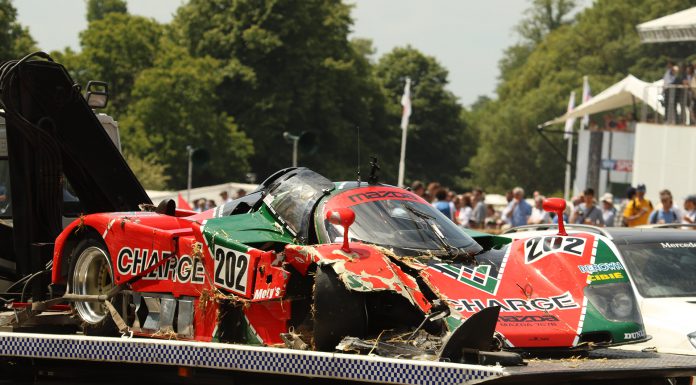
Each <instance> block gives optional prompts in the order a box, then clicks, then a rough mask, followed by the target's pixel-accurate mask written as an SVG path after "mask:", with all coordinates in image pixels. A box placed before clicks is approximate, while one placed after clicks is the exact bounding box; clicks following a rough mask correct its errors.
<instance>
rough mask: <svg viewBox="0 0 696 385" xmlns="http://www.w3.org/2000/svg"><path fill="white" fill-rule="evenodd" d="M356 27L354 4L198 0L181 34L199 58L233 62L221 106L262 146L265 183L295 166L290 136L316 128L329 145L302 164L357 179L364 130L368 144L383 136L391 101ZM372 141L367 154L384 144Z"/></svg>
mask: <svg viewBox="0 0 696 385" xmlns="http://www.w3.org/2000/svg"><path fill="white" fill-rule="evenodd" d="M351 22H352V21H351V19H350V8H349V6H347V5H345V4H343V3H341V2H340V1H336V0H307V1H301V2H275V1H270V0H266V1H251V0H239V1H235V2H228V1H223V0H214V1H207V0H206V1H204V0H192V1H191V2H189V3H188V4H187V5H185V6H183V7H181V8H180V9H179V11H178V12H177V15H176V17H175V20H174V22H173V28H172V35H173V38H174V40H175V41H176V42H177V43H178V44H180V45H181V46H183V47H186V48H187V50H188V52H189V53H190V54H191V55H192V56H194V57H203V56H206V55H207V56H211V57H214V58H216V59H218V60H220V61H221V62H222V63H223V66H224V67H225V70H224V73H225V75H224V80H223V82H222V83H221V84H220V86H219V87H218V94H219V95H220V99H219V101H220V104H219V108H220V109H221V110H223V111H225V112H226V113H227V114H229V115H230V116H234V118H235V122H236V123H237V124H238V125H239V127H240V128H241V129H242V130H243V131H244V132H245V133H246V134H247V135H248V136H249V137H251V138H252V139H253V141H254V146H255V149H256V151H255V155H254V157H253V158H252V159H251V164H252V167H253V169H254V170H255V171H256V172H257V173H258V174H259V176H261V177H264V176H265V175H268V174H270V173H271V172H273V171H275V170H277V169H278V168H281V167H287V166H289V165H290V159H291V149H290V146H289V145H288V144H287V143H285V142H284V140H283V138H282V133H283V132H284V131H290V132H293V133H300V132H302V131H314V132H317V133H318V134H319V138H320V142H321V145H320V148H319V150H318V151H317V153H316V154H314V155H311V156H310V155H307V154H300V163H301V164H302V165H307V166H310V167H312V168H314V169H316V170H317V171H320V172H324V173H326V174H327V175H328V176H330V177H333V178H348V177H350V178H351V179H352V178H353V177H354V176H355V172H354V170H355V161H356V157H357V153H356V151H355V144H356V139H355V133H356V131H357V128H356V127H357V126H359V127H360V130H361V135H363V139H367V138H366V136H370V135H372V134H373V133H374V134H375V138H379V137H380V136H381V135H379V134H378V132H380V130H381V129H382V126H381V125H382V122H383V119H384V104H383V103H382V102H381V101H382V95H381V94H380V91H379V88H378V86H377V85H376V83H375V82H374V80H373V78H372V75H371V68H370V65H369V62H368V60H367V58H366V57H365V56H363V55H364V50H363V49H364V48H365V47H364V46H358V45H353V44H351V43H350V42H349V41H348V33H349V30H350V25H351ZM358 48H360V49H358ZM363 143H364V145H365V146H364V147H363V153H364V154H369V153H370V152H373V151H379V150H380V149H381V145H382V143H381V142H380V141H379V140H378V139H376V140H371V139H370V140H364V141H363ZM397 151H398V150H397Z"/></svg>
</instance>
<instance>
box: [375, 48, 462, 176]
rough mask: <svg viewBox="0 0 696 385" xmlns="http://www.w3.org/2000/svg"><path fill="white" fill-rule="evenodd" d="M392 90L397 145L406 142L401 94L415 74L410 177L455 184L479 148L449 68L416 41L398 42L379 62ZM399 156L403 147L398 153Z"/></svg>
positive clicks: (390, 100) (380, 73)
mask: <svg viewBox="0 0 696 385" xmlns="http://www.w3.org/2000/svg"><path fill="white" fill-rule="evenodd" d="M375 71H376V76H377V78H378V79H380V81H381V83H382V86H383V87H384V89H385V92H386V95H387V101H388V105H387V108H388V109H389V110H388V111H389V115H390V119H389V121H390V122H391V126H390V131H389V132H390V134H389V137H390V138H391V139H392V141H393V142H394V147H395V148H397V149H399V148H400V147H399V146H400V143H401V136H400V133H401V129H400V128H399V124H400V121H401V111H402V107H401V104H400V102H401V95H402V94H403V92H404V83H405V79H406V77H410V78H411V81H412V86H411V104H412V106H413V113H412V115H411V119H410V122H409V123H410V124H409V129H408V140H407V146H406V170H407V176H408V179H409V180H415V179H419V180H428V181H431V180H438V181H440V183H443V184H445V185H449V186H453V185H454V184H455V182H456V181H459V180H460V179H456V178H457V177H459V178H461V177H462V176H464V175H462V174H461V172H462V171H463V170H464V169H465V167H466V166H467V165H468V162H469V158H470V157H471V155H472V152H473V150H474V148H475V142H474V138H475V136H474V135H473V134H472V132H471V130H470V129H468V127H467V125H466V123H465V121H464V119H462V115H461V112H462V108H461V106H460V105H459V103H458V102H457V99H456V97H455V96H454V95H453V94H452V93H451V92H450V91H448V90H447V89H445V87H446V86H447V84H448V80H447V76H448V73H447V70H446V69H444V68H443V67H442V66H441V65H440V64H439V63H438V62H437V61H436V60H435V58H433V57H431V56H426V55H424V54H422V53H421V52H419V51H418V50H416V49H414V48H412V47H405V48H395V49H394V50H392V51H391V52H389V53H387V54H386V55H384V56H383V57H382V58H381V59H380V60H379V62H378V63H377V66H376V68H375ZM395 155H396V156H397V159H396V160H395V161H394V162H398V153H396V154H395Z"/></svg>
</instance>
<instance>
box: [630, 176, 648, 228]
mask: <svg viewBox="0 0 696 385" xmlns="http://www.w3.org/2000/svg"><path fill="white" fill-rule="evenodd" d="M652 211H653V205H652V203H651V202H650V200H648V199H645V185H644V184H639V185H638V186H636V196H635V197H634V198H633V199H632V200H631V201H629V202H628V204H627V205H626V210H624V221H625V222H626V225H627V226H628V227H634V226H640V225H647V224H648V218H649V217H650V213H651V212H652Z"/></svg>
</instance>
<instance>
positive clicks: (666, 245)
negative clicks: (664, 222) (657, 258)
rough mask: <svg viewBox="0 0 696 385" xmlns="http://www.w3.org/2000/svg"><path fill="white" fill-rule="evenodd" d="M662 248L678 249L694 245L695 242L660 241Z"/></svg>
mask: <svg viewBox="0 0 696 385" xmlns="http://www.w3.org/2000/svg"><path fill="white" fill-rule="evenodd" d="M660 245H661V246H662V248H663V249H679V248H692V247H696V242H678V243H674V242H660Z"/></svg>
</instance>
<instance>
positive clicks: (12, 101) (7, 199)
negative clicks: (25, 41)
mask: <svg viewBox="0 0 696 385" xmlns="http://www.w3.org/2000/svg"><path fill="white" fill-rule="evenodd" d="M37 56H40V57H41V58H43V59H48V60H29V59H33V58H35V57H37ZM2 67H3V74H2V77H0V87H1V89H2V95H0V97H1V98H2V102H3V103H2V104H3V107H4V110H3V111H0V293H2V294H0V297H2V298H5V299H14V300H16V301H17V300H20V301H24V300H27V299H28V298H33V299H34V300H37V299H43V298H45V297H46V293H47V287H48V283H49V276H50V274H48V272H49V271H50V267H51V266H50V263H51V260H52V254H53V246H54V241H55V238H56V237H57V236H58V234H59V233H60V232H61V230H62V229H63V227H64V226H65V225H66V224H67V223H70V222H72V221H73V220H74V219H75V218H78V217H79V216H80V215H83V214H88V213H95V212H102V211H130V210H138V205H139V204H141V203H151V201H150V199H149V198H148V196H147V194H146V193H145V190H144V188H143V187H142V186H141V185H140V183H139V182H138V180H137V178H136V177H135V175H134V174H133V172H132V171H131V170H130V168H129V167H128V165H127V164H126V162H125V160H124V159H123V157H122V155H121V152H120V138H119V136H118V126H117V124H116V122H115V121H114V120H113V119H112V118H111V117H109V116H108V115H105V114H95V112H94V110H93V109H92V108H93V107H94V108H99V107H103V106H105V105H106V103H107V101H108V91H107V89H106V85H105V84H104V83H100V82H90V83H89V84H88V86H87V92H86V93H85V95H84V96H83V93H82V92H81V87H80V86H79V85H77V84H75V82H74V81H73V80H72V78H71V77H70V75H69V74H68V72H67V71H66V70H65V68H63V66H62V65H60V64H57V63H54V62H52V61H51V60H50V58H48V56H47V55H45V54H32V55H29V56H27V57H25V58H24V59H22V60H19V61H9V62H5V63H2ZM85 98H87V99H88V100H89V101H90V103H89V104H88V101H87V100H86V99H85ZM21 282H24V284H22V285H18V284H17V283H21ZM22 291H24V292H25V293H24V294H20V293H21V292H22ZM19 296H21V297H23V298H20V297H19Z"/></svg>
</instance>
